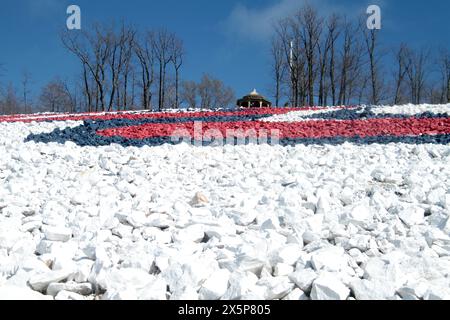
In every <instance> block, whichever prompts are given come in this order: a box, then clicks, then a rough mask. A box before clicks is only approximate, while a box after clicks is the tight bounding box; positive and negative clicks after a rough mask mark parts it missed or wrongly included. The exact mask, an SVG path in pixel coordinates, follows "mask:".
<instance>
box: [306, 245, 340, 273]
mask: <svg viewBox="0 0 450 320" xmlns="http://www.w3.org/2000/svg"><path fill="white" fill-rule="evenodd" d="M311 264H312V266H313V267H314V269H315V270H316V271H319V270H326V271H340V270H342V269H343V268H344V267H346V266H347V265H348V258H347V256H346V253H345V251H344V249H343V248H340V247H326V248H323V249H319V250H317V251H314V252H312V253H311Z"/></svg>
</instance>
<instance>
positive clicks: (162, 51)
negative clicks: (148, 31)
mask: <svg viewBox="0 0 450 320" xmlns="http://www.w3.org/2000/svg"><path fill="white" fill-rule="evenodd" d="M173 38H174V35H173V34H172V33H170V32H168V31H167V30H166V29H160V30H158V31H156V32H155V34H154V36H153V37H152V40H153V43H152V47H153V49H154V51H155V58H156V61H157V62H158V66H159V88H158V89H159V95H158V98H159V101H158V103H159V105H158V108H159V110H161V109H163V108H165V99H164V96H165V90H166V72H167V65H168V64H169V63H170V61H172V59H173V56H172V51H171V46H172V43H173Z"/></svg>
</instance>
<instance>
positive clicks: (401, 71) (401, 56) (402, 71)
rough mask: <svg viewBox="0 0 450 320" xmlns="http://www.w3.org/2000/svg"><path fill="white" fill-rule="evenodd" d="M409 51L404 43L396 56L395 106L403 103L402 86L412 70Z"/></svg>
mask: <svg viewBox="0 0 450 320" xmlns="http://www.w3.org/2000/svg"><path fill="white" fill-rule="evenodd" d="M408 50H409V49H408V47H407V46H406V44H404V43H402V44H400V47H399V49H398V51H397V52H396V54H395V59H396V64H397V71H396V73H395V74H394V79H395V93H394V100H393V104H394V105H396V104H399V103H401V101H402V99H403V95H402V86H403V84H404V82H405V78H406V74H407V72H408V69H409V68H410V65H409V62H410V61H409V59H408Z"/></svg>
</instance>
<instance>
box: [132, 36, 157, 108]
mask: <svg viewBox="0 0 450 320" xmlns="http://www.w3.org/2000/svg"><path fill="white" fill-rule="evenodd" d="M153 37H154V33H153V32H147V33H146V34H145V35H144V37H143V38H141V40H140V41H138V42H136V43H135V46H134V50H135V53H136V56H137V58H138V60H139V64H140V66H141V87H142V105H143V107H144V109H146V110H150V109H151V102H152V92H151V86H152V84H153V81H154V64H155V55H154V50H153V48H152V44H153V43H154V40H153Z"/></svg>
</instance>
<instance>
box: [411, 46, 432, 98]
mask: <svg viewBox="0 0 450 320" xmlns="http://www.w3.org/2000/svg"><path fill="white" fill-rule="evenodd" d="M408 52H409V54H408V65H409V66H410V67H409V68H408V69H407V70H408V71H407V75H408V83H409V87H410V96H411V102H412V103H414V104H419V103H421V102H422V99H423V97H424V91H425V82H426V77H427V73H428V63H427V60H428V57H429V54H430V53H429V51H427V50H425V49H420V50H418V51H417V52H416V51H414V50H409V51H408Z"/></svg>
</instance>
